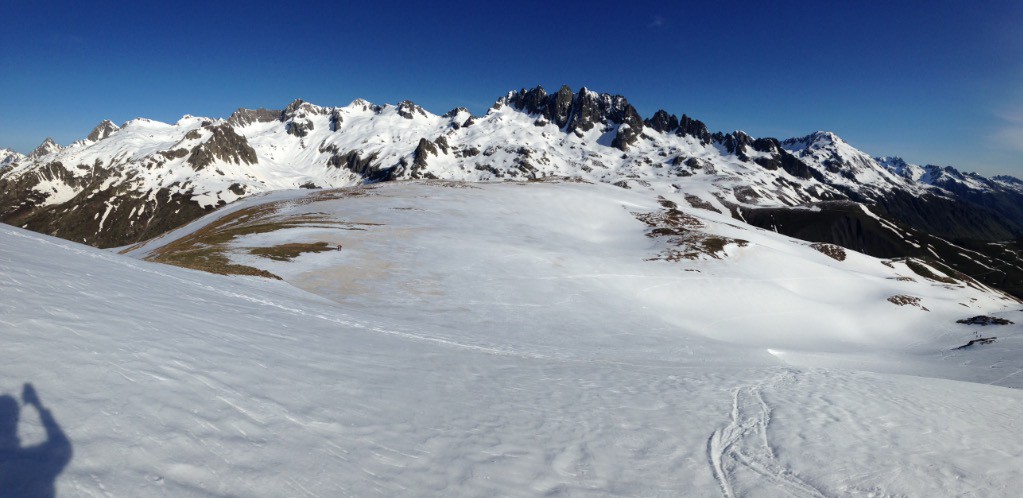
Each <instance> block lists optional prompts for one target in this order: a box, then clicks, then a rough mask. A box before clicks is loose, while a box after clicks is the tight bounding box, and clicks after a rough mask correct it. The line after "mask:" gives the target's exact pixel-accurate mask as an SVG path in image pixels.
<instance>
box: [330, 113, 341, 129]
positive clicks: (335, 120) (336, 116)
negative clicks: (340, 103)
mask: <svg viewBox="0 0 1023 498" xmlns="http://www.w3.org/2000/svg"><path fill="white" fill-rule="evenodd" d="M344 121H345V120H344V118H343V117H342V116H341V111H340V110H339V109H331V111H330V131H337V130H338V128H340V127H341V123H344Z"/></svg>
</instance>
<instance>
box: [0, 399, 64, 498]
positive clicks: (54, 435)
mask: <svg viewBox="0 0 1023 498" xmlns="http://www.w3.org/2000/svg"><path fill="white" fill-rule="evenodd" d="M21 397H22V399H23V400H24V402H25V404H26V405H32V407H34V408H35V409H36V411H37V412H38V413H39V418H40V420H41V421H42V422H43V427H44V428H45V429H46V441H44V442H43V443H41V444H38V445H36V446H30V447H27V448H22V447H21V440H20V439H19V438H18V418H19V415H20V414H19V411H20V406H18V401H17V400H16V399H15V398H14V397H13V396H9V395H3V396H0V496H23V497H45V498H52V497H53V496H55V495H56V489H55V487H54V484H55V482H56V479H57V475H59V474H60V472H61V471H62V470H64V467H66V466H67V464H68V462H70V461H71V455H72V451H71V441H70V440H68V437H67V435H66V434H64V431H63V430H61V428H60V426H59V425H57V421H56V420H54V419H53V415H52V414H51V413H50V410H47V409H46V408H43V405H42V403H40V402H39V396H38V395H36V390H35V389H33V388H32V384H25V387H24V389H23V390H22V394H21Z"/></svg>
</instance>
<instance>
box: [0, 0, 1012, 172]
mask: <svg viewBox="0 0 1023 498" xmlns="http://www.w3.org/2000/svg"><path fill="white" fill-rule="evenodd" d="M773 4H778V5H773ZM1021 26H1023V2H1018V1H990V2H967V1H940V0H938V1H935V0H932V1H926V2H924V1H920V2H909V1H906V2H882V1H866V2H821V1H816V2H795V1H780V2H762V1H760V2H729V3H719V2H707V1H700V2H666V1H660V2H652V1H650V2H648V1H642V0H634V1H629V2H621V1H616V2H578V3H576V2H549V1H548V2H531V1H520V2H514V3H497V2H488V1H478V0H477V1H468V2H462V1H452V2H445V1H437V2H386V1H377V2H360V1H333V2H316V1H309V2H279V1H276V2H259V1H249V2H237V3H232V2H227V1H217V2H190V1H178V2H167V1H164V2H151V1H145V0H137V1H132V2H127V1H126V2H111V1H94V2H87V1H79V2H48V1H45V0H37V1H12V0H0V147H3V146H7V147H12V148H14V149H15V150H19V151H21V152H28V151H29V150H31V149H32V148H34V147H35V146H36V145H37V144H38V143H39V142H41V141H42V140H43V138H45V137H47V136H52V137H53V138H54V139H56V140H57V141H58V142H59V143H62V144H67V143H69V142H71V141H74V140H76V139H79V138H83V137H84V136H85V135H86V134H88V132H89V131H90V130H91V128H92V127H93V126H94V125H95V124H96V123H97V122H99V121H100V120H102V119H111V120H113V121H115V122H117V123H121V122H124V121H127V120H129V119H132V118H135V117H147V118H151V119H157V120H160V121H167V122H174V121H176V120H177V119H178V118H179V117H181V115H183V114H193V115H203V116H212V117H226V116H227V115H229V114H230V113H231V112H232V111H233V110H234V109H236V108H238V107H250V108H254V107H270V108H281V107H283V106H284V105H286V104H287V103H288V102H290V101H291V100H293V99H295V98H302V99H304V100H307V101H310V102H314V103H317V104H321V105H345V104H347V103H348V102H350V101H351V100H353V99H355V98H357V97H361V98H365V99H367V100H370V101H373V102H376V103H395V102H398V101H400V100H404V99H410V100H413V101H415V102H416V103H418V104H420V105H422V106H424V107H426V108H427V109H429V110H430V111H432V112H435V113H443V112H445V111H447V110H449V109H451V108H454V107H458V106H464V107H468V108H469V109H470V110H472V111H473V112H475V113H483V112H485V111H486V109H487V108H488V107H489V106H490V104H492V103H493V102H494V100H496V99H497V98H498V97H500V96H501V95H503V94H504V93H505V92H507V91H509V90H512V89H518V88H521V87H532V86H535V85H537V84H541V85H543V86H544V87H545V88H548V89H557V88H558V87H559V86H560V85H562V84H567V85H569V86H571V87H572V88H573V89H576V88H578V87H580V86H586V87H588V88H591V89H593V90H596V91H601V92H609V93H618V94H622V95H624V96H626V97H627V98H628V99H629V101H630V102H632V103H633V105H635V106H636V108H637V109H638V110H639V111H640V113H641V114H642V115H644V116H649V115H651V114H653V112H654V111H656V110H657V109H659V108H664V109H666V110H668V111H670V112H673V113H676V114H680V115H681V114H682V113H686V114H689V115H690V116H693V117H695V118H698V119H701V120H703V121H704V122H706V123H707V125H708V127H709V128H711V129H712V130H722V131H731V130H735V129H741V130H745V131H746V132H748V133H750V134H752V135H754V136H774V137H778V138H786V137H790V136H796V135H803V134H806V133H809V132H812V131H814V130H830V131H834V132H836V133H838V134H839V135H840V136H842V137H843V138H845V139H846V141H848V142H849V143H851V144H852V145H854V146H855V147H858V148H860V149H861V150H864V151H865V152H868V153H870V154H874V155H901V156H903V157H904V158H906V159H907V160H908V161H910V162H916V163H934V164H940V165H953V166H956V167H958V168H960V169H965V170H971V171H978V172H980V173H982V174H987V175H992V174H1012V175H1016V176H1023V159H1021V156H1023V28H1021Z"/></svg>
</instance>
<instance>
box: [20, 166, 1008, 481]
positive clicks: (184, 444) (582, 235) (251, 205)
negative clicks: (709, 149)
mask: <svg viewBox="0 0 1023 498" xmlns="http://www.w3.org/2000/svg"><path fill="white" fill-rule="evenodd" d="M672 205H673V203H671V202H670V199H667V198H664V199H657V198H656V196H652V195H650V194H649V193H647V192H643V191H637V190H631V191H630V190H624V189H620V188H615V187H611V186H607V185H600V184H596V185H589V184H584V183H583V184H580V183H521V184H520V183H507V184H488V185H475V186H473V185H468V184H461V183H447V182H426V183H411V184H386V183H385V184H378V185H375V186H371V187H364V188H361V189H355V190H342V191H336V192H328V191H323V192H309V191H291V192H278V193H272V194H267V195H262V196H258V197H253V198H250V199H247V200H244V201H242V202H240V203H236V204H233V205H231V206H228V207H227V208H225V209H223V210H220V211H217V212H216V213H214V214H213V215H211V216H209V217H205V218H202V219H200V220H198V221H197V222H195V223H194V224H193V225H191V226H188V227H184V228H182V229H180V230H178V231H176V232H173V233H170V234H168V235H166V236H165V237H163V238H161V239H159V240H156V241H152V242H150V243H148V244H146V245H145V246H139V247H136V248H134V249H133V250H132V251H133V252H132V253H131V254H132V255H135V256H145V255H147V254H150V255H152V254H156V253H158V252H159V251H160V250H161V249H162V248H164V249H165V248H174V247H177V248H178V249H181V248H182V247H184V246H183V245H182V244H181V243H180V242H177V241H181V240H188V237H189V236H194V237H202V240H203V241H204V242H211V241H213V240H219V242H218V244H219V245H222V246H224V247H225V248H226V249H225V250H224V253H225V254H226V255H227V256H228V257H230V258H231V259H232V262H233V263H235V264H244V265H255V266H259V267H261V268H263V269H265V270H267V271H272V272H274V273H276V274H278V275H280V276H282V277H284V278H285V281H286V282H279V281H274V280H270V279H259V278H251V277H237V276H234V277H224V276H217V275H210V274H206V273H201V272H195V271H190V270H185V269H180V268H175V267H171V266H166V265H157V264H154V263H149V262H146V261H140V260H137V259H133V258H130V257H127V256H121V255H117V254H113V253H111V252H106V251H99V250H96V249H92V248H88V247H85V246H81V245H76V244H72V243H70V242H67V241H63V240H59V239H54V238H50V237H47V236H44V235H39V234H36V233H32V232H28V231H24V230H21V229H17V228H13V227H4V226H0V278H2V279H3V281H4V282H6V283H5V292H4V296H5V297H6V296H12V297H11V298H5V299H0V332H2V334H3V337H4V344H5V350H6V351H8V352H9V354H8V355H7V357H6V358H5V359H4V361H3V362H0V379H2V380H0V393H2V392H6V393H9V394H10V395H13V396H17V395H18V393H20V392H21V391H22V384H23V383H26V382H28V383H31V384H32V385H33V386H34V387H35V390H36V391H37V392H38V396H39V398H40V400H41V402H42V405H43V406H44V407H45V408H48V409H49V410H51V413H52V417H53V419H54V420H55V422H56V424H59V429H58V432H59V431H62V432H63V433H65V434H66V435H67V438H68V440H69V441H70V445H71V447H72V449H73V456H72V458H71V459H70V463H69V464H68V465H67V467H66V468H64V469H63V472H62V473H60V474H59V476H58V477H57V478H56V487H57V490H58V495H59V496H94V495H112V496H209V495H231V496H339V495H358V496H368V495H386V496H395V495H416V496H424V495H426V496H452V495H460V496H461V495H504V496H535V495H538V494H563V495H630V496H637V495H642V496H650V495H673V496H677V495H688V496H716V495H722V496H740V495H747V494H756V495H765V496H830V495H845V494H850V495H863V496H871V495H873V496H878V495H881V496H886V495H912V496H934V495H945V494H954V495H970V494H972V495H985V496H991V495H1005V494H1007V493H1011V490H1012V489H1016V488H1018V487H1019V486H1020V485H1023V478H1021V476H1020V474H1019V473H1018V472H1017V469H1016V462H1017V461H1018V460H1019V459H1020V458H1021V457H1023V450H1021V449H1020V448H1023V436H1021V434H1023V422H1021V420H1020V418H1019V416H1018V414H1019V413H1020V411H1021V410H1023V391H1020V390H1018V389H1011V388H1007V387H1001V386H1015V387H1020V386H1023V384H1020V383H1021V382H1023V376H1020V375H1018V374H1019V371H1023V364H1021V363H1020V359H1019V358H1020V355H1019V351H1020V348H1021V342H1020V334H1019V330H1018V328H1015V327H1012V326H1001V327H996V328H1000V329H1001V330H997V332H996V333H995V334H996V335H998V339H997V341H996V342H994V343H993V344H983V345H974V346H971V347H969V348H967V349H963V350H954V349H953V348H955V347H957V346H960V345H963V344H965V343H966V342H968V341H969V340H971V339H972V338H974V337H975V336H974V330H983V332H984V335H985V336H988V335H990V334H989V333H988V329H980V328H977V327H975V326H974V327H971V326H968V325H961V324H956V323H955V322H954V320H955V319H957V318H962V317H966V316H972V315H976V314H991V315H995V316H998V317H1003V318H1007V319H1011V320H1013V321H1015V322H1016V323H1020V320H1021V319H1023V313H1021V312H1020V311H1017V310H1018V307H1019V305H1018V303H1013V302H1010V301H1006V300H1004V299H1002V298H1001V297H1000V295H999V294H998V293H994V292H990V291H988V290H985V289H984V288H983V287H979V286H978V287H970V286H965V285H961V284H953V285H949V284H942V283H938V282H934V281H930V280H927V279H924V278H921V277H919V276H917V275H915V274H914V273H912V271H911V270H910V269H909V268H908V267H907V266H906V265H905V264H902V263H898V262H889V263H888V264H885V262H883V261H880V260H877V259H874V258H870V257H867V256H863V255H860V254H857V253H853V252H847V253H845V254H844V258H842V259H841V260H839V259H836V258H834V257H829V256H828V255H826V254H824V253H822V252H820V251H818V250H815V249H814V248H811V247H809V245H808V244H806V243H803V242H800V241H796V240H793V239H789V238H787V237H783V236H780V235H777V234H774V233H772V232H767V231H762V230H757V229H752V228H749V227H744V226H740V225H738V224H736V223H735V222H734V220H731V219H730V218H729V217H727V216H725V215H718V214H716V213H713V212H710V211H706V210H696V209H692V208H689V207H687V206H685V205H681V204H675V205H674V207H671V206H672ZM672 220H675V221H678V222H679V223H677V224H674V225H673V224H672ZM693 220H695V222H694V221H693ZM270 224H274V226H275V229H273V230H254V229H252V226H254V225H258V226H261V227H266V226H268V225H270ZM683 226H684V227H687V228H685V230H683ZM668 229H670V230H674V231H675V232H674V233H669V231H667V230H668ZM225 230H226V231H225ZM225 233H231V234H233V235H234V236H233V237H226V238H225V237H223V236H218V235H217V234H221V235H222V234H225ZM697 235H700V236H713V237H717V238H719V239H720V240H722V241H729V240H730V241H732V242H728V243H722V244H721V245H720V246H713V247H714V248H716V249H719V250H712V249H708V250H707V251H706V252H704V253H701V254H699V255H697V256H695V257H694V258H693V259H688V258H677V260H671V259H672V258H662V257H661V256H663V255H665V254H670V251H669V250H670V249H673V248H674V249H678V248H680V247H682V246H684V244H683V243H681V242H679V241H678V240H676V239H686V240H698V238H693V237H696V236H697ZM740 241H743V242H740ZM316 242H326V243H327V244H329V245H330V246H331V247H333V245H335V244H342V245H343V248H342V250H341V251H340V252H339V251H336V250H330V251H326V252H319V253H305V254H301V255H298V256H296V257H294V258H293V259H292V260H291V261H290V262H288V261H275V260H272V259H268V258H264V257H261V256H258V254H260V253H259V251H255V252H254V251H253V250H254V249H260V248H262V249H267V248H276V247H280V246H282V245H284V244H303V243H304V244H309V243H316ZM269 254H274V253H269ZM832 254H833V255H835V256H837V253H834V252H832ZM207 255H208V256H209V255H210V253H207ZM285 259H286V258H285ZM889 265H891V266H889ZM909 279H912V281H911V280H909ZM289 283H290V284H294V286H297V287H299V288H302V289H305V290H306V291H310V292H306V291H300V290H298V289H297V288H296V287H294V286H292V285H289ZM892 295H906V296H910V297H917V298H919V302H918V303H917V304H918V305H913V304H907V305H904V306H898V305H896V304H894V303H892V302H889V301H888V300H887V298H888V297H890V296H892ZM920 306H923V307H925V308H927V310H929V311H925V310H924V309H923V308H921V307H920ZM822 366H826V368H820V367H822ZM891 372H900V373H908V374H912V375H915V376H904V375H896V374H893V373H891ZM964 380H965V381H972V382H963V381H964ZM984 384H993V385H984ZM21 412H22V413H21V415H22V417H21V422H20V424H19V425H18V428H19V431H20V432H19V435H20V437H21V445H22V446H31V445H33V444H36V443H41V442H42V441H43V440H45V439H46V435H44V431H43V425H44V424H42V423H41V422H40V421H39V419H38V418H37V417H36V415H35V411H34V408H31V407H29V406H27V405H26V406H24V407H22V408H21ZM51 432H52V426H51ZM56 440H58V441H59V438H56ZM65 446H66V445H65ZM43 448H46V449H47V450H46V451H49V452H50V453H48V454H49V455H50V456H55V457H56V456H59V455H66V450H67V448H66V447H65V448H61V445H60V444H50V445H49V446H44V447H43ZM8 454H9V453H0V469H3V468H4V465H3V464H4V463H7V462H8V461H10V460H7V461H5V460H3V459H5V458H10V457H7V456H6V455H8ZM44 461H45V462H47V463H45V464H43V463H39V464H38V466H35V467H32V466H29V467H27V468H23V469H22V472H20V473H18V474H16V475H15V474H10V473H7V474H3V475H0V477H2V478H4V479H8V481H7V482H9V483H14V484H19V485H21V484H28V483H30V482H31V481H32V480H33V479H41V480H43V481H46V480H47V479H48V478H47V473H48V472H49V473H53V472H54V469H57V470H60V465H59V464H60V463H61V462H62V460H61V459H60V458H54V459H50V460H40V461H39V462H44Z"/></svg>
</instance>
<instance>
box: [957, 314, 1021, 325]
mask: <svg viewBox="0 0 1023 498" xmlns="http://www.w3.org/2000/svg"><path fill="white" fill-rule="evenodd" d="M956 323H962V324H965V325H982V326H987V325H1013V321H1012V320H1006V319H1005V318H999V317H997V316H987V315H977V316H974V317H970V318H963V319H961V320H956Z"/></svg>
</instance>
